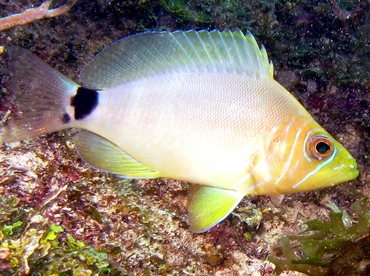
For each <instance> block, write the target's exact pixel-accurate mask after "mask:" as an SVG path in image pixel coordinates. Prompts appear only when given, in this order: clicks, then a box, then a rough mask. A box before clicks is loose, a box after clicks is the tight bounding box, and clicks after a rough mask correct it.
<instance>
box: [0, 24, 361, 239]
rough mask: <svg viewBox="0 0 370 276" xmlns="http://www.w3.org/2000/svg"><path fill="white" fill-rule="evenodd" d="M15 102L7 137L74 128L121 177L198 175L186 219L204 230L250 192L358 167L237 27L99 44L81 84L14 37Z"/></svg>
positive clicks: (92, 158) (84, 153)
mask: <svg viewBox="0 0 370 276" xmlns="http://www.w3.org/2000/svg"><path fill="white" fill-rule="evenodd" d="M9 53H10V57H11V61H10V71H11V72H12V74H13V76H12V77H11V82H10V86H11V90H12V91H13V92H14V93H15V100H14V102H15V110H16V112H15V113H14V114H12V115H11V118H10V119H9V120H8V121H7V122H6V124H5V126H4V127H3V129H2V130H1V131H2V140H3V142H4V143H8V142H12V141H18V140H22V139H26V138H31V137H35V136H39V135H41V134H44V133H49V132H53V131H57V130H61V129H65V128H70V127H75V128H82V129H85V130H87V131H81V132H79V133H78V134H77V135H76V136H75V139H74V143H75V145H76V148H77V151H78V153H79V154H80V156H81V157H82V158H83V159H84V160H85V161H86V162H87V163H89V164H90V165H92V166H94V167H96V168H99V169H102V170H105V171H108V172H112V173H114V174H118V175H121V176H122V177H126V178H157V177H168V178H173V179H179V180H184V181H188V182H191V183H194V184H200V185H202V186H201V187H200V188H199V189H198V190H197V191H196V192H195V193H194V195H193V197H192V199H191V201H190V205H189V208H188V210H189V220H188V221H189V224H190V228H191V230H192V231H194V232H204V231H207V230H208V229H210V228H211V227H212V226H214V225H215V224H217V223H218V222H220V221H222V220H223V219H224V218H225V217H226V216H227V215H228V214H229V213H230V212H231V211H232V210H233V209H234V208H235V207H236V206H237V205H238V203H239V202H240V201H241V199H242V198H243V197H244V196H245V195H248V194H257V195H275V194H288V193H295V192H301V191H308V190H312V189H317V188H322V187H327V186H332V185H335V184H338V183H342V182H344V181H348V180H352V179H354V178H355V177H357V175H358V171H357V164H356V162H355V160H354V159H353V157H352V156H351V155H350V154H349V153H348V151H347V150H346V149H345V148H344V147H343V146H342V145H341V144H339V143H338V142H337V141H335V140H334V138H333V137H331V136H330V134H328V133H327V132H326V131H325V130H324V129H323V128H322V127H321V126H319V125H318V124H317V123H316V122H315V121H314V120H313V118H312V117H311V116H310V115H309V114H308V112H307V111H306V110H305V109H304V108H303V107H302V106H301V104H300V103H299V102H298V101H297V100H296V99H295V98H294V97H293V96H292V95H291V94H290V93H289V92H287V91H286V90H285V89H284V88H283V87H282V86H280V85H279V84H278V83H277V82H276V81H275V80H274V79H273V67H272V64H271V63H269V61H268V58H267V54H266V51H265V49H264V48H262V49H260V48H259V47H258V45H257V42H256V41H255V39H254V37H253V36H252V35H251V34H250V33H249V34H247V35H244V34H243V33H242V32H241V31H239V30H237V31H234V32H231V31H228V30H226V31H223V32H219V31H212V32H207V31H199V32H196V31H188V32H182V31H177V32H172V33H169V32H152V33H145V34H141V35H136V36H131V37H129V38H125V39H123V40H120V41H118V42H116V43H114V44H112V45H111V46H110V47H108V48H107V49H105V50H104V51H102V52H101V53H100V54H98V55H97V56H96V57H95V58H94V59H93V61H92V62H90V63H89V65H88V66H87V67H86V68H85V69H84V70H83V72H82V74H81V84H82V86H80V85H78V84H77V83H75V82H73V81H72V80H70V79H68V78H67V77H65V76H63V75H62V74H60V73H58V72H56V71H55V70H53V69H52V68H51V67H49V66H48V65H47V64H45V63H44V62H42V61H41V60H40V59H38V58H37V57H35V56H34V55H32V54H31V53H30V52H28V51H26V50H24V49H22V48H19V47H16V46H12V47H9Z"/></svg>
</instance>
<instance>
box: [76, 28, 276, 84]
mask: <svg viewBox="0 0 370 276" xmlns="http://www.w3.org/2000/svg"><path fill="white" fill-rule="evenodd" d="M175 71H188V72H194V71H197V72H198V71H221V72H222V71H226V72H235V73H239V74H247V75H249V76H251V77H254V78H272V77H273V66H272V64H271V63H269V61H268V57H267V53H266V50H265V49H264V47H261V49H260V48H259V47H258V45H257V42H256V40H255V39H254V37H253V35H252V34H251V33H249V32H248V34H247V35H244V34H243V33H242V32H241V31H240V30H236V31H234V32H231V31H230V30H225V31H223V32H220V31H211V32H208V31H193V30H192V31H187V32H183V31H176V32H172V33H171V32H151V33H143V34H139V35H133V36H130V37H127V38H124V39H122V40H119V41H117V42H116V43H113V44H112V45H110V46H108V47H107V48H106V49H104V50H103V51H102V52H101V53H99V54H98V55H97V56H96V57H95V58H94V59H93V60H92V61H91V63H90V64H89V65H88V66H87V67H86V68H85V69H84V70H83V72H82V74H81V81H82V83H83V85H84V86H85V87H88V88H91V89H106V88H110V87H114V86H117V85H120V84H122V83H128V82H131V81H135V80H138V79H142V78H146V77H150V76H153V75H156V74H161V73H163V74H164V73H169V72H175Z"/></svg>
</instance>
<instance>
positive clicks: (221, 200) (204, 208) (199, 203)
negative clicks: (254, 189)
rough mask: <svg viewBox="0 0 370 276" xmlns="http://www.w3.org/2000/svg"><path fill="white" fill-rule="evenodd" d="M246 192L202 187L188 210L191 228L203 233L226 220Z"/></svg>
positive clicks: (194, 196)
mask: <svg viewBox="0 0 370 276" xmlns="http://www.w3.org/2000/svg"><path fill="white" fill-rule="evenodd" d="M244 195H245V194H244V192H241V191H233V190H223V189H219V188H213V187H201V188H200V189H199V190H197V191H196V192H195V194H194V195H193V197H192V199H191V202H190V205H189V208H188V211H189V217H188V223H189V225H190V230H191V231H193V232H195V233H202V232H205V231H207V230H209V229H210V228H211V227H213V226H214V225H216V224H217V223H219V222H221V221H222V220H224V219H225V218H226V217H227V216H228V215H229V214H230V213H231V212H232V211H233V210H234V209H235V207H236V206H237V205H238V204H239V202H240V201H241V200H242V198H243V197H244Z"/></svg>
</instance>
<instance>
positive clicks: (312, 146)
mask: <svg viewBox="0 0 370 276" xmlns="http://www.w3.org/2000/svg"><path fill="white" fill-rule="evenodd" d="M308 151H309V152H310V154H311V156H312V157H313V158H315V159H317V160H323V159H326V158H328V157H330V156H331V155H332V153H333V151H334V145H333V142H332V140H331V139H330V138H329V137H326V136H324V135H319V134H316V135H313V136H312V137H311V138H310V139H309V141H308Z"/></svg>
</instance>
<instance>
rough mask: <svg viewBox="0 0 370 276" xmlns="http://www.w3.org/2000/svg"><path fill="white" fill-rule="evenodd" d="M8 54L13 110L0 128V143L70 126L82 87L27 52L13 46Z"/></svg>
mask: <svg viewBox="0 0 370 276" xmlns="http://www.w3.org/2000/svg"><path fill="white" fill-rule="evenodd" d="M8 52H9V56H10V62H9V70H10V74H11V79H10V85H9V89H10V90H11V92H12V93H13V94H14V102H13V103H14V108H13V109H12V110H11V115H10V117H9V119H8V120H7V121H6V122H5V125H4V126H3V127H2V129H0V135H1V137H0V142H1V140H2V143H7V142H13V141H19V140H22V139H27V138H32V137H36V136H39V135H41V134H44V133H49V132H53V131H57V130H60V129H64V128H67V127H69V123H70V121H71V120H72V119H73V118H72V117H73V111H72V110H71V98H72V97H73V96H74V95H75V94H76V91H77V89H78V88H79V85H78V84H76V83H75V82H73V81H72V80H70V79H69V78H67V77H66V76H64V75H63V74H61V73H59V72H57V71H56V70H54V69H53V68H52V67H50V66H49V65H47V64H46V63H45V62H44V61H42V60H41V59H39V58H38V57H36V56H35V55H34V54H32V53H31V52H29V51H28V50H25V49H22V48H20V47H17V46H10V47H9V48H8Z"/></svg>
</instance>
